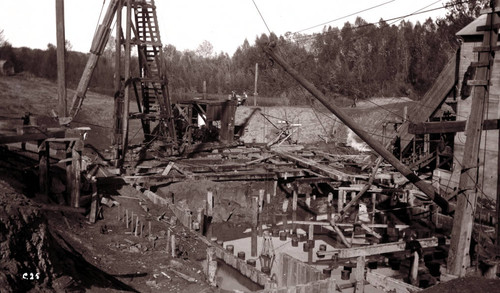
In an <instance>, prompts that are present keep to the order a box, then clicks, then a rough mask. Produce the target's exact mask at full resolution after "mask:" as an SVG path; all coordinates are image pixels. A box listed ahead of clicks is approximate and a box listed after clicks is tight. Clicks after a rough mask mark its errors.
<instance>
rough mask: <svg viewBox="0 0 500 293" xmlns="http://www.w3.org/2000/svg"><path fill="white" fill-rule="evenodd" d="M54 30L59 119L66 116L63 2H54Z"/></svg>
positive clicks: (59, 0) (60, 0) (57, 0)
mask: <svg viewBox="0 0 500 293" xmlns="http://www.w3.org/2000/svg"><path fill="white" fill-rule="evenodd" d="M56 30H57V95H58V98H59V106H58V108H57V114H58V115H59V117H61V118H62V117H66V116H67V102H66V64H65V59H66V37H65V32H64V0H56Z"/></svg>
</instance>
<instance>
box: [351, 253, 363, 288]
mask: <svg viewBox="0 0 500 293" xmlns="http://www.w3.org/2000/svg"><path fill="white" fill-rule="evenodd" d="M364 290H365V256H358V260H357V262H356V290H355V291H354V292H356V293H363V292H364Z"/></svg>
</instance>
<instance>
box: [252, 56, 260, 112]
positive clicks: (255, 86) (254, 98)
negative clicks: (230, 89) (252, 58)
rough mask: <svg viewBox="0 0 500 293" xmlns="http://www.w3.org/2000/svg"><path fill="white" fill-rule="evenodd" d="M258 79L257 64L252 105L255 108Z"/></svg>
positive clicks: (256, 66) (257, 66)
mask: <svg viewBox="0 0 500 293" xmlns="http://www.w3.org/2000/svg"><path fill="white" fill-rule="evenodd" d="M258 79H259V63H255V84H254V90H253V105H254V107H256V106H257V95H258V94H257V80H258Z"/></svg>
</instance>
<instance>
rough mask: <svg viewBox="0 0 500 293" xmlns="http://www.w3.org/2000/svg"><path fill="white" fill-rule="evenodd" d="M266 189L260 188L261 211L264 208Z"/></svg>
mask: <svg viewBox="0 0 500 293" xmlns="http://www.w3.org/2000/svg"><path fill="white" fill-rule="evenodd" d="M264 193H265V190H264V189H259V213H262V209H263V207H264Z"/></svg>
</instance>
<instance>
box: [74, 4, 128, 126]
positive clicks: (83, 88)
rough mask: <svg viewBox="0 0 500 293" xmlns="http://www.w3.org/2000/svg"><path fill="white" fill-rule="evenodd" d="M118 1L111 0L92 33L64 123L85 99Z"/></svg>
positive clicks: (76, 112)
mask: <svg viewBox="0 0 500 293" xmlns="http://www.w3.org/2000/svg"><path fill="white" fill-rule="evenodd" d="M118 3H119V0H111V2H110V3H109V6H108V9H107V11H106V14H105V15H104V18H103V20H102V23H101V24H100V25H99V27H98V29H97V31H96V33H95V35H94V39H93V40H92V46H91V48H90V57H89V59H88V61H87V65H85V70H84V71H83V73H82V77H81V79H80V82H79V83H78V87H77V89H76V93H75V95H74V96H73V102H72V103H71V109H70V111H69V117H68V119H66V121H64V122H65V123H64V124H68V123H70V122H71V121H72V120H73V119H74V118H75V116H76V114H78V112H79V111H80V109H81V107H82V103H83V99H85V94H86V93H87V88H88V86H89V83H90V79H91V78H92V74H93V73H94V69H95V67H96V65H97V61H99V57H100V56H101V55H102V53H103V52H104V48H105V47H106V43H107V42H108V38H109V34H110V32H111V24H112V22H113V18H114V16H115V14H116V10H117V8H118Z"/></svg>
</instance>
